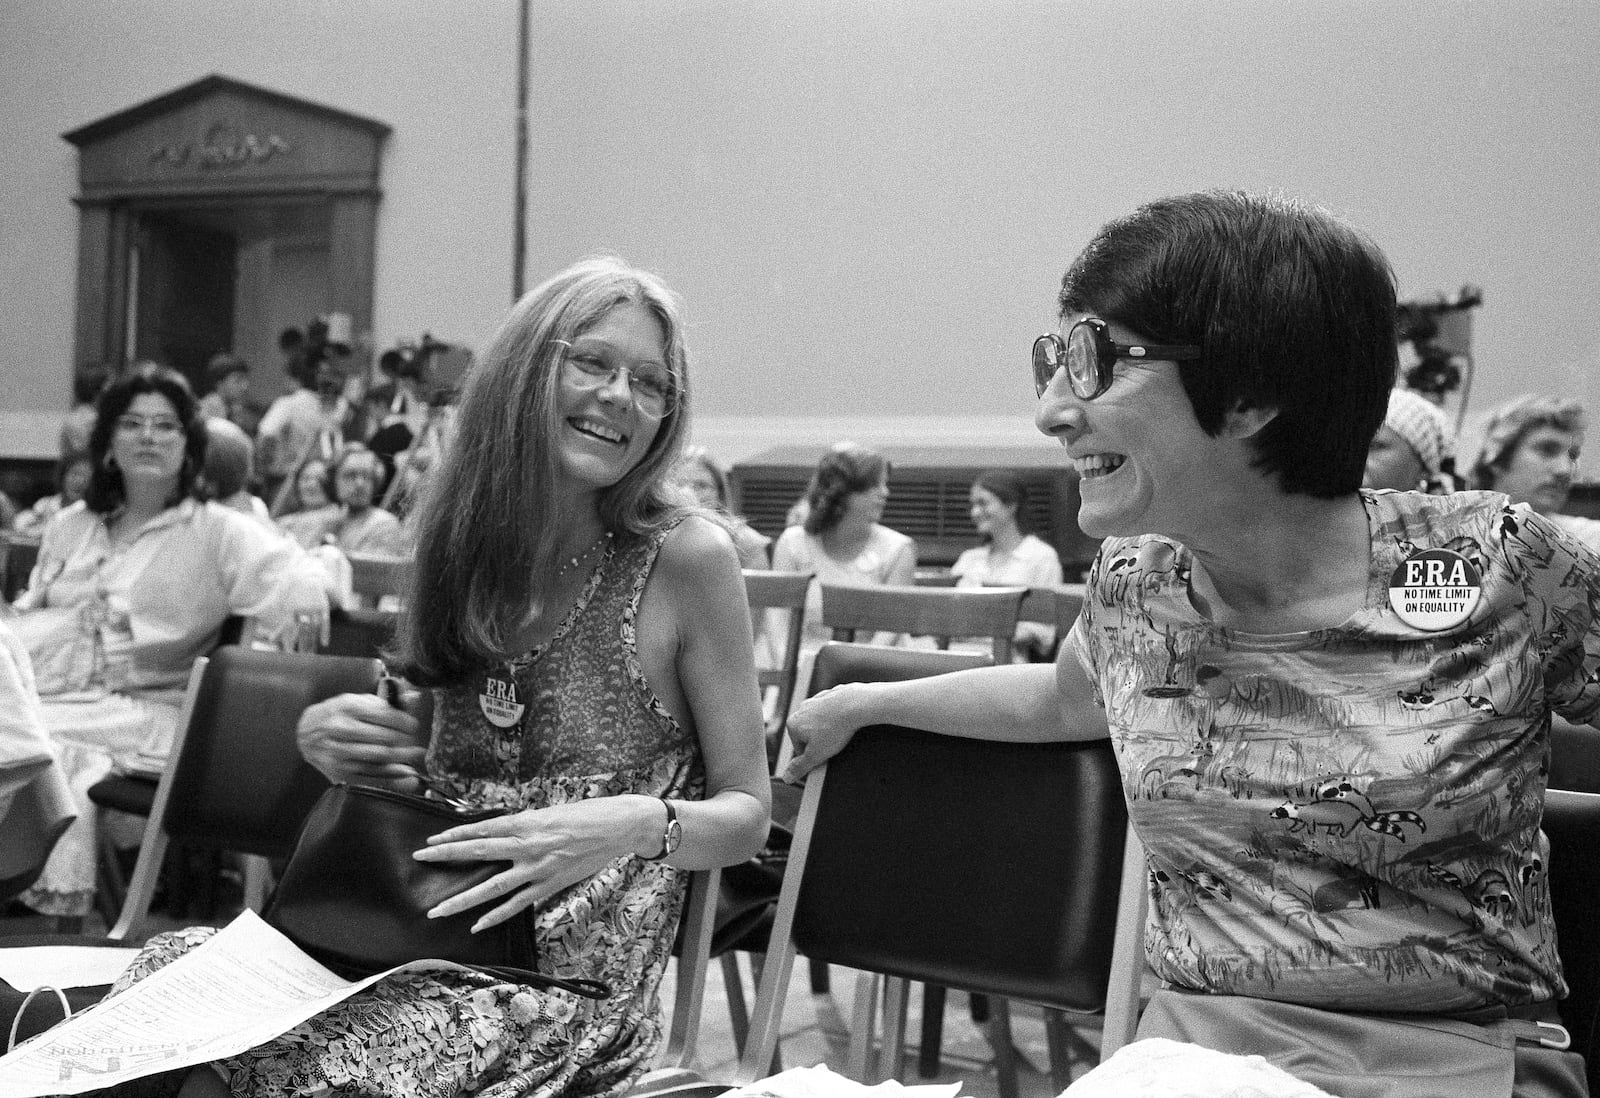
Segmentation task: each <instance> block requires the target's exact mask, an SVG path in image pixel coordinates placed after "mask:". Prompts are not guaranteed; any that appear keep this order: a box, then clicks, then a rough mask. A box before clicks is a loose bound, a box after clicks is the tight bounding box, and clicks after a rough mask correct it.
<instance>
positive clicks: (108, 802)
mask: <svg viewBox="0 0 1600 1098" xmlns="http://www.w3.org/2000/svg"><path fill="white" fill-rule="evenodd" d="M89 799H90V800H91V801H93V802H94V803H95V804H97V805H99V806H100V807H101V808H114V809H116V810H117V811H119V812H128V813H131V814H132V815H135V816H148V815H150V808H151V806H152V805H154V804H155V800H156V779H154V778H142V777H139V776H138V775H136V774H113V775H111V776H110V777H108V778H101V779H100V780H99V781H97V782H95V783H94V784H93V785H91V786H90V787H89Z"/></svg>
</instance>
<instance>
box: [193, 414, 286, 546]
mask: <svg viewBox="0 0 1600 1098" xmlns="http://www.w3.org/2000/svg"><path fill="white" fill-rule="evenodd" d="M254 460H255V446H254V445H253V444H252V443H251V442H250V436H249V435H247V434H245V433H244V429H243V428H241V427H240V426H239V425H238V424H236V423H234V422H233V421H232V420H228V419H219V418H215V417H212V418H208V419H207V420H206V462H205V465H204V467H203V468H202V469H201V481H202V484H203V487H204V493H205V496H206V498H207V499H210V500H213V501H215V502H217V503H220V504H221V505H222V506H224V507H227V508H229V509H230V510H234V511H238V512H239V513H240V514H241V515H249V516H250V517H251V518H253V519H255V520H256V521H257V522H259V523H260V524H261V525H263V526H265V527H266V528H267V529H269V530H271V531H273V532H274V533H277V532H278V526H277V524H276V523H275V522H273V521H272V516H271V515H270V514H268V513H267V505H266V504H265V503H263V502H262V501H261V497H259V496H257V495H254V494H252V493H251V491H250V487H249V486H250V479H251V473H252V472H253V471H254V469H253V463H254Z"/></svg>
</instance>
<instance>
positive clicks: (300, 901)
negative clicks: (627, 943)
mask: <svg viewBox="0 0 1600 1098" xmlns="http://www.w3.org/2000/svg"><path fill="white" fill-rule="evenodd" d="M504 814H505V813H504V811H502V810H499V809H468V808H463V807H459V806H457V805H455V804H451V803H449V802H447V801H443V800H437V799H434V798H430V797H422V796H417V795H415V794H411V793H397V792H395V791H393V790H388V789H378V788H375V787H372V786H364V785H346V784H343V783H340V784H338V785H334V786H332V787H330V788H329V789H328V790H327V791H326V792H324V793H323V794H322V796H321V797H319V798H318V799H317V803H316V804H315V805H314V806H313V807H312V809H311V812H310V814H309V815H308V816H307V817H306V821H305V823H304V825H302V827H301V829H300V838H299V840H298V841H297V842H296V844H295V849H294V853H293V854H292V855H290V857H289V862H288V864H287V865H286V866H285V867H284V871H283V876H282V878H281V879H280V880H279V882H278V888H277V891H276V892H274V893H273V896H272V899H271V900H270V901H268V903H267V907H266V910H265V911H263V912H262V918H264V919H265V920H266V921H267V923H269V924H270V925H272V926H273V927H275V928H277V929H278V930H279V931H280V932H281V933H282V934H283V935H284V936H285V937H287V938H288V939H289V940H290V941H292V942H293V943H294V944H295V945H296V946H298V947H299V948H300V949H302V950H304V951H305V952H306V953H309V954H310V955H311V956H312V957H314V958H315V959H316V960H317V961H318V962H320V963H321V964H323V965H325V966H327V967H328V968H330V969H332V970H333V971H334V972H337V973H339V974H340V975H341V976H344V977H345V978H347V979H360V978H362V977H365V976H371V975H373V974H374V973H378V972H383V971H385V970H387V969H391V968H394V967H395V966H397V965H402V964H405V963H406V962H408V961H417V960H423V959H425V958H437V959H439V960H445V961H454V962H456V963H457V964H462V965H468V966H470V967H472V968H475V969H478V970H480V971H483V972H486V973H488V974H490V975H492V976H496V977H499V978H503V979H509V980H512V981H514V982H516V983H522V984H530V985H533V986H535V987H559V988H565V989H566V990H568V991H571V992H573V993H575V994H578V995H582V996H585V997H587V998H591V999H604V998H606V997H607V996H609V995H610V994H611V989H610V988H608V987H607V986H606V985H605V984H603V983H600V982H599V981H596V980H583V979H560V978H557V977H554V976H547V975H544V974H542V973H539V972H536V971H534V964H535V962H536V957H535V946H534V933H533V912H532V910H531V909H530V910H526V911H522V912H519V913H518V914H516V915H515V916H513V917H512V918H510V919H507V920H506V921H505V922H503V923H500V924H498V925H496V926H493V927H490V928H488V929H487V930H484V931H483V932H481V933H478V934H474V933H472V924H473V923H475V922H476V921H477V920H478V918H479V915H480V914H481V913H480V912H478V911H464V912H460V913H458V914H455V915H450V916H446V917H444V918H440V919H430V918H428V915H427V913H428V911H429V909H430V908H432V907H434V906H435V905H437V904H439V903H440V902H441V901H443V900H445V899H447V898H448V897H450V896H453V895H455V894H457V893H459V892H462V891H464V890H466V889H468V888H472V887H473V886H474V885H478V884H481V883H482V882H484V881H486V880H488V879H489V878H490V877H493V876H494V875H495V874H497V873H499V872H500V871H501V870H503V869H504V868H505V867H506V865H507V864H508V863H506V862H419V861H417V860H416V859H415V858H413V857H412V856H411V855H412V853H413V852H414V851H416V850H420V849H421V848H422V847H424V846H426V845H427V839H428V836H430V835H436V834H438V833H439V832H441V831H443V830H445V829H446V828H450V827H455V826H457V825H459V824H465V823H475V822H477V821H479V820H486V819H490V818H492V817H494V816H500V815H504Z"/></svg>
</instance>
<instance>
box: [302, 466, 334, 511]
mask: <svg viewBox="0 0 1600 1098" xmlns="http://www.w3.org/2000/svg"><path fill="white" fill-rule="evenodd" d="M327 477H328V467H327V466H326V465H325V464H323V463H322V462H320V461H308V462H306V463H305V464H304V465H302V466H301V467H300V472H298V473H297V474H295V478H294V490H295V494H296V495H298V496H299V497H300V506H301V507H304V508H305V509H306V510H308V511H309V510H312V509H313V508H317V507H326V506H327V505H328V504H330V503H332V502H333V501H332V500H331V499H329V498H328V493H327V492H326V491H324V490H323V484H324V482H325V481H326V480H327Z"/></svg>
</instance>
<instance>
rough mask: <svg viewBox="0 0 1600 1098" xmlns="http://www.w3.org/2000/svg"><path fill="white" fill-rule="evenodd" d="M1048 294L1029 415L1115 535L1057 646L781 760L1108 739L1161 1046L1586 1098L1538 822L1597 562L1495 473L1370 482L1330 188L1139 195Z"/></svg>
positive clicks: (1590, 663)
mask: <svg viewBox="0 0 1600 1098" xmlns="http://www.w3.org/2000/svg"><path fill="white" fill-rule="evenodd" d="M1058 304H1059V308H1060V325H1059V329H1058V331H1057V332H1052V333H1048V334H1046V335H1043V336H1041V337H1039V339H1038V340H1036V341H1035V343H1034V346H1033V354H1032V366H1033V383H1034V388H1035V392H1036V394H1037V397H1038V402H1037V404H1036V405H1035V412H1034V420H1035V423H1036V424H1037V425H1038V427H1039V429H1040V430H1041V431H1042V432H1044V433H1045V434H1047V435H1049V436H1050V437H1052V438H1054V439H1056V440H1057V441H1058V442H1059V443H1060V444H1061V445H1062V446H1063V447H1064V448H1065V450H1066V454H1067V457H1068V458H1069V459H1070V460H1071V461H1072V463H1073V465H1074V466H1075V467H1076V468H1077V470H1078V472H1079V474H1080V476H1081V478H1082V498H1083V505H1082V508H1081V509H1080V511H1079V513H1078V521H1079V524H1080V525H1081V526H1082V527H1083V529H1084V532H1085V533H1088V534H1090V535H1092V536H1103V537H1104V538H1105V541H1104V543H1103V544H1102V546H1101V549H1100V553H1099V555H1098V556H1097V557H1096V559H1095V562H1094V564H1093V566H1092V567H1091V569H1090V571H1089V576H1088V582H1087V589H1088V590H1087V594H1086V598H1085V600H1084V605H1083V610H1082V613H1081V614H1080V616H1079V617H1078V619H1077V622H1076V624H1075V625H1074V626H1073V628H1072V631H1071V632H1070V633H1069V634H1068V636H1067V637H1066V639H1065V641H1064V642H1063V644H1062V646H1061V653H1060V655H1059V656H1058V658H1057V661H1056V664H1055V666H1054V667H1053V668H1045V667H1037V666H1030V665H1017V664H1013V665H1010V666H1006V667H996V668H986V669H983V670H979V671H969V672H960V673H957V674H953V675H944V676H939V677H938V678H932V679H921V680H917V681H915V682H910V683H873V684H870V685H866V686H857V685H850V686H841V687H837V688H835V689H834V690H830V691H828V692H826V693H824V694H821V695H818V696H817V697H816V698H814V699H812V700H811V701H809V702H808V703H806V704H805V705H804V706H802V707H801V708H800V709H798V710H797V711H796V712H795V713H793V714H792V715H791V717H790V720H789V726H788V727H789V731H790V733H791V735H793V736H794V738H795V740H796V743H797V744H798V745H799V753H798V755H797V756H796V759H795V762H794V764H793V766H792V767H791V768H790V770H789V772H788V776H790V777H794V776H797V775H799V774H801V773H804V772H806V771H808V770H810V769H812V768H813V767H815V766H817V765H818V764H820V763H821V762H823V761H825V760H826V759H827V758H828V757H829V756H831V755H832V754H834V753H835V752H837V751H838V750H839V749H840V747H841V746H842V745H843V744H844V743H845V742H847V741H848V739H849V737H850V736H851V735H852V734H854V732H855V730H856V729H858V728H863V727H867V726H871V725H878V724H902V725H910V726H912V727H918V728H926V729H930V730H933V731H936V732H942V733H947V734H951V735H964V736H973V737H980V738H988V739H997V740H1018V741H1026V740H1061V739H1075V740H1087V739H1096V738H1100V737H1104V736H1107V735H1109V736H1110V737H1111V739H1112V741H1113V744H1114V746H1115V748H1116V757H1117V762H1118V765H1119V767H1120V768H1121V772H1122V780H1123V789H1124V792H1125V794H1126V797H1127V802H1128V813H1129V819H1130V822H1131V823H1132V825H1133V827H1134V829H1135V831H1136V832H1137V833H1138V835H1139V838H1140V839H1141V840H1142V842H1143V845H1144V849H1145V852H1146V856H1147V860H1148V869H1149V882H1148V883H1149V888H1148V892H1149V901H1150V907H1149V917H1148V921H1147V923H1146V928H1145V947H1144V955H1145V956H1146V958H1148V960H1149V963H1150V965H1151V967H1152V968H1153V969H1154V971H1155V975H1157V976H1158V977H1160V979H1161V981H1162V983H1163V986H1162V989H1161V990H1159V991H1157V992H1156V993H1155V995H1154V996H1153V997H1152V998H1151V1000H1150V1002H1149V1005H1148V1006H1147V1007H1146V1008H1145V1010H1144V1015H1143V1018H1142V1020H1141V1022H1140V1027H1139V1033H1140V1036H1142V1037H1148V1036H1159V1037H1167V1038H1176V1039H1178V1040H1181V1041H1185V1042H1189V1043H1193V1044H1199V1045H1204V1046H1206V1047H1209V1048H1214V1049H1220V1050H1221V1051H1224V1052H1229V1053H1235V1054H1241V1055H1251V1054H1259V1055H1262V1056H1265V1057H1266V1058H1267V1059H1268V1060H1269V1061H1271V1062H1273V1063H1276V1064H1279V1065H1280V1066H1282V1067H1284V1068H1285V1069H1286V1070H1289V1071H1290V1072H1292V1073H1293V1074H1295V1075H1296V1076H1298V1077H1300V1078H1302V1079H1304V1080H1305V1081H1307V1082H1310V1083H1313V1084H1315V1085H1317V1086H1319V1087H1322V1088H1323V1089H1325V1090H1327V1091H1330V1092H1332V1093H1335V1094H1341V1095H1347V1096H1351V1095H1372V1096H1375V1095H1380V1094H1381V1095H1384V1096H1399V1095H1405V1096H1408V1098H1409V1096H1416V1095H1423V1094H1426V1095H1436V1094H1440V1093H1444V1092H1448V1093H1461V1094H1468V1093H1470V1094H1474V1095H1486V1096H1487V1095H1494V1096H1496V1098H1506V1096H1507V1095H1512V1094H1515V1095H1516V1096H1518V1098H1524V1096H1528V1098H1531V1096H1533V1095H1540V1096H1556V1095H1560V1096H1563V1098H1576V1096H1578V1095H1582V1094H1585V1093H1586V1090H1585V1088H1584V1085H1583V1070H1584V1069H1583V1062H1582V1059H1581V1058H1580V1057H1578V1056H1576V1055H1575V1054H1572V1053H1569V1052H1564V1051H1561V1050H1562V1049H1565V1048H1566V1041H1565V1034H1564V1033H1563V1032H1561V1030H1562V1027H1561V1024H1560V1018H1559V1015H1558V1013H1557V1011H1556V1000H1557V999H1559V998H1561V997H1562V996H1563V995H1565V994H1566V991H1567V985H1566V980H1565V978H1564V976H1563V973H1562V968H1561V961H1560V958H1559V956H1558V954H1557V952H1556V941H1555V922H1554V919H1553V917H1552V914H1551V910H1550V895H1549V888H1548V884H1547V882H1546V880H1545V877H1544V875H1543V871H1542V870H1543V865H1544V861H1545V858H1546V855H1547V853H1548V848H1547V846H1546V842H1545V839H1544V837H1543V835H1542V834H1541V832H1540V822H1541V820H1542V814H1543V810H1544V790H1545V780H1546V774H1547V771H1548V763H1549V757H1550V755H1549V752H1550V745H1549V733H1550V721H1551V715H1552V713H1559V714H1562V715H1564V716H1567V717H1569V718H1570V719H1572V720H1574V721H1579V722H1585V723H1589V724H1591V725H1595V724H1600V621H1597V618H1596V615H1597V612H1600V557H1597V556H1596V555H1595V554H1594V553H1592V552H1590V551H1588V550H1586V549H1584V548H1583V547H1582V546H1580V545H1578V544H1577V543H1576V542H1574V541H1573V540H1572V539H1570V538H1568V537H1566V536H1565V535H1563V534H1561V533H1559V532H1558V531H1557V530H1556V528H1555V527H1554V526H1553V525H1552V524H1551V523H1550V522H1549V521H1548V520H1546V519H1544V518H1542V517H1540V516H1539V515H1537V514H1534V513H1532V512H1530V511H1527V510H1526V509H1523V508H1516V507H1512V506H1511V505H1510V503H1509V501H1508V500H1507V499H1506V497H1504V496H1502V495H1497V494H1493V493H1457V494H1454V495H1448V496H1434V495H1425V494H1422V493H1417V492H1381V491H1380V492H1373V491H1368V490H1364V489H1362V488H1361V479H1362V474H1363V468H1364V465H1365V458H1366V454H1367V450H1368V443H1369V442H1370V441H1371V439H1372V436H1373V434H1374V432H1375V431H1376V430H1377V428H1378V425H1379V424H1380V423H1381V422H1382V420H1383V416H1384V412H1385V408H1386V406H1387V402H1388V399H1389V392H1390V390H1391V388H1392V387H1393V385H1394V375H1395V360H1396V344H1395V293H1394V277H1393V274H1392V272H1391V270H1390V267H1389V264H1388V261H1387V260H1386V259H1385V258H1384V256H1383V254H1382V253H1381V252H1380V251H1379V250H1378V248H1377V246H1376V245H1374V244H1373V243H1372V242H1371V241H1370V240H1369V239H1368V238H1367V237H1366V236H1365V235H1364V234H1362V233H1360V232H1358V231H1356V230H1355V229H1353V228H1352V227H1350V226H1349V225H1347V224H1345V223H1344V222H1342V221H1340V220H1339V219H1338V218H1336V217H1334V216H1333V215H1331V214H1329V213H1328V212H1327V211H1325V210H1322V209H1319V208H1317V207H1315V206H1312V205H1310V204H1309V203H1304V202H1298V201H1294V200H1291V199H1285V198H1281V197H1278V196H1273V195H1256V194H1243V193H1231V192H1229V193H1225V192H1206V193H1201V194H1190V195H1181V196H1178V197H1174V198H1169V199H1161V200H1158V201H1155V202H1151V203H1149V204H1147V205H1145V206H1142V207H1140V208H1139V209H1138V210H1136V211H1134V212H1133V213H1132V214H1130V215H1128V216H1127V217H1124V218H1119V219H1118V220H1116V221H1113V222H1111V223H1110V224H1108V225H1106V226H1105V227H1104V228H1102V229H1101V230H1100V232H1099V233H1098V234H1096V236H1095V237H1094V239H1093V240H1092V241H1091V242H1090V243H1089V245H1088V246H1087V247H1086V248H1085V249H1084V251H1083V252H1082V253H1081V254H1080V255H1079V257H1078V259H1077V260H1076V261H1074V262H1073V264H1072V265H1071V267H1069V268H1068V270H1067V273H1066V275H1065V276H1064V278H1063V280H1062V285H1061V291H1060V296H1059V298H1058ZM1132 1047H1133V1048H1135V1049H1136V1048H1138V1047H1139V1045H1138V1044H1137V1043H1136V1044H1135V1045H1134V1046H1132ZM1446 1072H1448V1073H1449V1079H1448V1082H1442V1081H1441V1079H1440V1076H1441V1075H1443V1074H1445V1073H1446Z"/></svg>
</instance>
